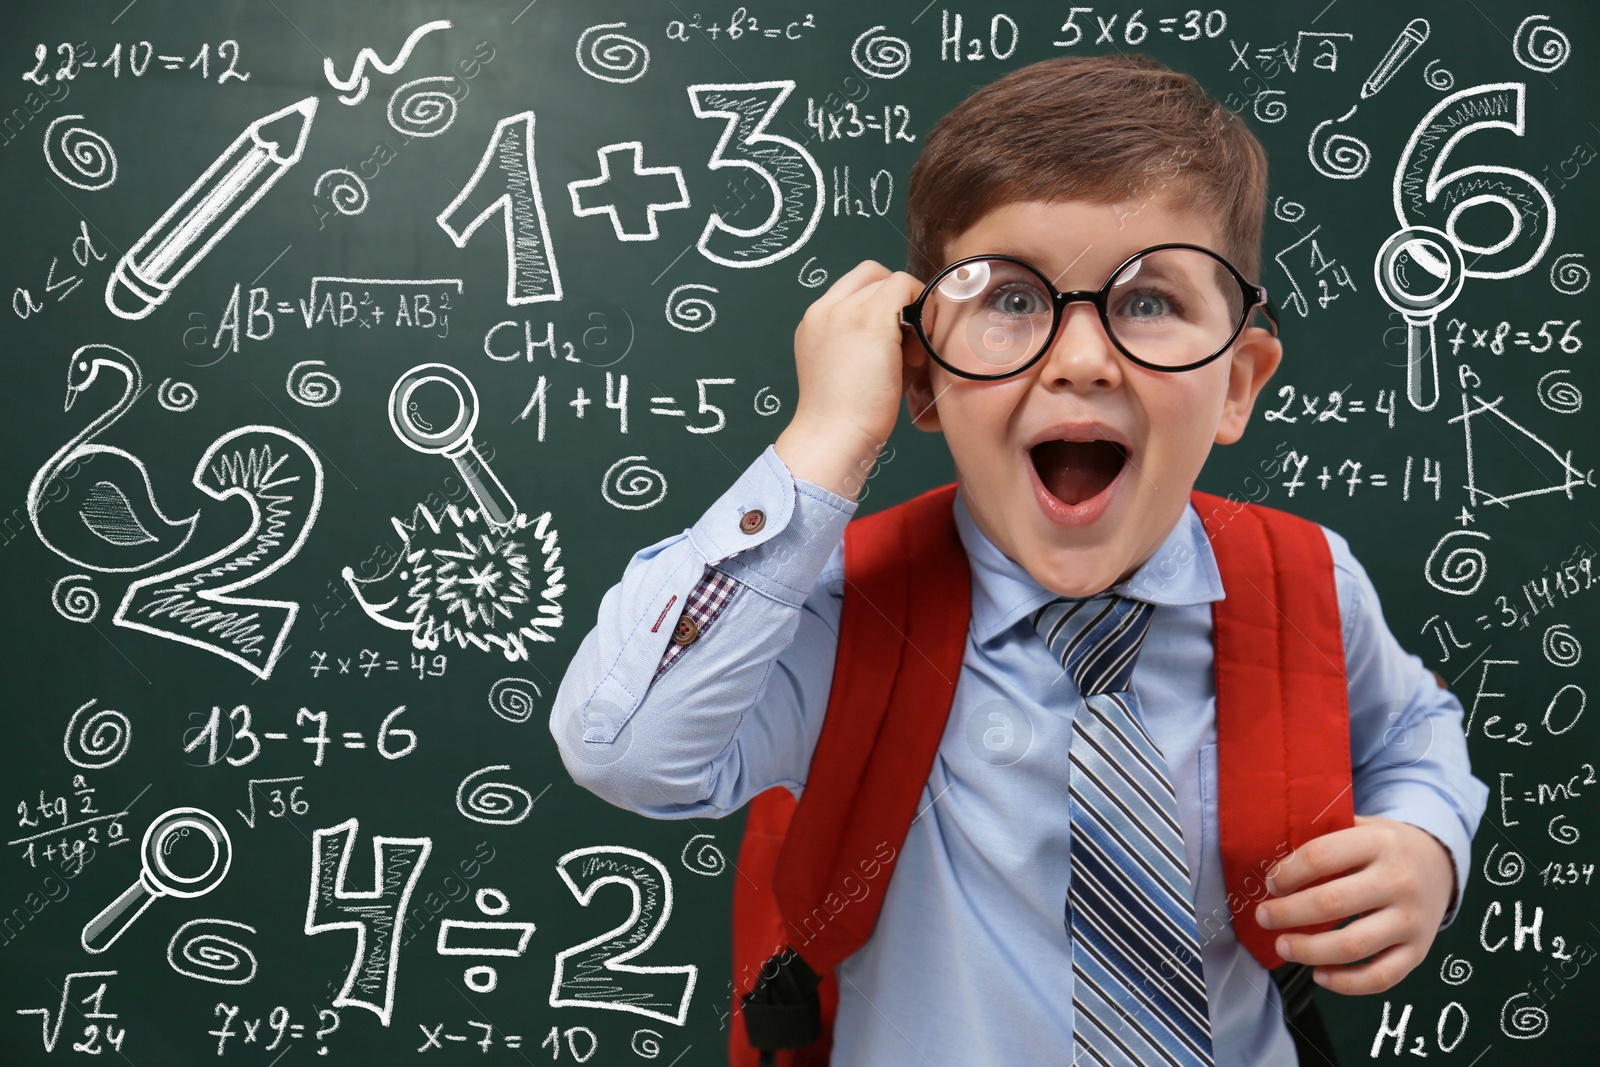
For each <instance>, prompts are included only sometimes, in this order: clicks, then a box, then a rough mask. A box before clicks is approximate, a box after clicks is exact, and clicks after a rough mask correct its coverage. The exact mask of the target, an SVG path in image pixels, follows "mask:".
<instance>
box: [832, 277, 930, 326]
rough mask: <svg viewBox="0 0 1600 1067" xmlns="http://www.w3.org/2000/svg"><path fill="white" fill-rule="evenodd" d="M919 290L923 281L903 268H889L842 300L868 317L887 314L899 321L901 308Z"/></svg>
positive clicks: (873, 317)
mask: <svg viewBox="0 0 1600 1067" xmlns="http://www.w3.org/2000/svg"><path fill="white" fill-rule="evenodd" d="M921 292H922V283H921V282H919V281H917V279H915V278H913V277H912V276H911V275H909V274H907V273H906V272H905V271H903V270H897V271H893V272H889V271H888V270H887V268H885V273H884V274H883V275H882V277H879V278H876V279H874V280H873V281H871V282H869V283H867V284H865V285H863V286H862V287H861V288H860V289H859V290H857V291H856V292H854V293H851V294H849V295H848V296H846V297H845V298H844V300H843V301H842V304H843V305H844V306H846V307H850V308H852V309H854V310H857V311H859V312H860V313H861V314H862V315H863V316H864V317H865V318H866V319H867V320H868V321H873V322H876V321H878V320H879V319H881V318H885V317H887V318H888V319H889V321H891V322H899V321H900V312H901V310H902V309H903V308H904V307H905V306H906V305H907V304H909V303H911V302H912V301H913V300H915V299H916V298H917V295H918V294H919V293H921Z"/></svg>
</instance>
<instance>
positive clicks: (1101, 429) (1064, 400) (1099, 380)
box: [906, 194, 1282, 596]
mask: <svg viewBox="0 0 1600 1067" xmlns="http://www.w3.org/2000/svg"><path fill="white" fill-rule="evenodd" d="M1180 196H1181V194H1180ZM1130 208H1131V209H1134V210H1132V211H1129V209H1130ZM1125 212H1128V213H1127V214H1126V215H1125V214H1124V213H1125ZM1176 241H1183V242H1190V243H1193V244H1198V245H1202V246H1204V247H1206V248H1211V249H1216V250H1218V251H1220V250H1221V248H1222V242H1221V236H1220V234H1219V233H1218V232H1217V227H1216V225H1215V223H1214V222H1212V221H1211V220H1210V219H1208V218H1205V217H1202V216H1199V215H1195V214H1190V213H1188V212H1185V211H1183V210H1181V208H1180V206H1179V199H1178V197H1169V196H1163V197H1162V198H1159V199H1157V200H1154V201H1151V202H1147V203H1144V204H1142V205H1134V204H1095V203H1088V202H1085V201H1077V200H1069V201H1053V202H1049V203H1045V202H1038V201H1028V202H1023V203H1014V204H1008V205H1006V206H1004V207H1000V208H997V209H995V210H994V211H991V212H989V213H988V214H987V215H985V216H983V217H982V218H981V219H979V220H978V221H977V222H976V223H974V224H973V226H972V227H971V228H970V229H968V230H967V231H966V232H965V233H962V234H961V235H960V236H958V237H956V238H955V239H954V240H953V241H951V242H950V243H949V245H948V246H947V247H946V248H945V262H946V263H950V262H954V261H955V260H957V259H960V258H962V257H964V256H971V255H979V254H984V253H1004V254H1009V255H1013V256H1018V257H1020V258H1022V259H1025V260H1027V261H1028V262H1030V263H1032V264H1034V265H1035V266H1037V267H1038V268H1039V269H1040V270H1041V271H1043V273H1044V274H1045V276H1046V277H1047V278H1050V279H1051V281H1052V282H1053V283H1054V285H1055V287H1056V288H1057V289H1059V290H1062V291H1067V290H1073V289H1097V288H1099V287H1100V286H1101V285H1102V284H1103V283H1104V282H1105V280H1106V278H1107V277H1108V276H1109V275H1110V273H1111V271H1112V270H1114V269H1115V268H1116V267H1117V266H1118V265H1119V264H1120V263H1121V262H1122V261H1123V260H1124V259H1126V258H1127V257H1128V256H1130V255H1132V254H1133V253H1135V252H1138V251H1140V250H1141V249H1144V248H1148V247H1150V246H1151V245H1156V244H1164V243H1167V242H1176ZM924 280H926V279H924ZM906 353H907V359H908V362H909V363H910V364H911V367H910V370H909V372H908V378H909V385H908V400H909V404H910V407H911V411H912V413H913V414H914V415H915V414H917V413H919V412H924V411H926V413H925V414H923V415H921V417H919V418H917V420H916V422H917V425H918V426H919V427H921V428H922V429H925V430H941V431H942V432H943V433H944V435H945V439H946V440H947V441H948V443H949V446H950V453H951V455H952V456H953V457H954V459H955V464H956V471H957V478H958V481H959V483H960V486H961V492H962V495H963V497H964V499H965V500H966V503H967V507H968V509H969V510H970V511H971V513H972V516H973V518H974V519H975V520H976V521H977V523H978V526H979V528H980V529H982V530H983V532H984V534H985V535H986V536H988V538H989V539H990V540H991V541H993V542H994V543H995V545H997V546H998V547H999V548H1000V550H1001V551H1003V552H1004V553H1005V554H1006V555H1007V556H1008V557H1010V558H1011V559H1012V560H1013V561H1015V562H1016V563H1018V564H1020V565H1021V566H1022V567H1023V568H1024V569H1026V570H1027V571H1028V573H1029V574H1030V575H1032V576H1033V578H1034V579H1035V580H1036V581H1037V582H1039V584H1041V585H1043V586H1045V587H1046V588H1048V589H1050V590H1052V591H1054V592H1056V593H1058V594H1061V595H1063V596H1087V595H1091V594H1094V593H1098V592H1101V591H1102V590H1104V589H1107V588H1109V587H1110V586H1112V585H1115V584H1116V583H1118V582H1120V581H1122V580H1124V579H1126V578H1127V577H1129V576H1130V575H1131V574H1132V573H1133V572H1134V571H1135V570H1137V569H1138V567H1139V566H1140V565H1141V564H1142V563H1143V562H1144V561H1145V560H1147V559H1149V558H1150V556H1151V554H1152V553H1154V551H1155V550H1156V548H1157V547H1158V546H1159V545H1160V544H1161V542H1162V541H1163V540H1165V538H1166V537H1167V535H1168V534H1169V533H1171V531H1172V529H1173V528H1174V527H1175V526H1176V525H1177V522H1178V519H1179V517H1180V516H1181V515H1182V513H1183V509H1184V507H1185V506H1187V504H1188V499H1189V492H1190V490H1191V489H1193V487H1194V483H1195V478H1196V477H1197V476H1198V475H1199V473H1200V468H1201V467H1202V466H1203V465H1204V464H1205V460H1206V456H1207V455H1208V454H1209V453H1210V451H1211V444H1212V442H1214V441H1215V442H1220V443H1222V444H1231V443H1232V442H1234V441H1236V440H1238V439H1239V436H1240V434H1242V433H1243V432H1244V426H1245V422H1246V420H1247V419H1248V418H1249V415H1250V408H1251V405H1252V404H1253V403H1254V402H1255V398H1256V394H1257V393H1259V392H1260V390H1261V387H1262V386H1263V385H1265V384H1266V381H1267V379H1268V378H1269V377H1270V376H1271V375H1272V372H1273V370H1275V369H1276V368H1277V365H1278V361H1279V359H1280V357H1281V355H1282V348H1281V346H1280V345H1279V344H1278V341H1277V340H1276V339H1275V338H1273V337H1272V336H1271V335H1270V334H1269V333H1268V332H1267V331H1266V330H1264V329H1261V328H1259V327H1249V328H1247V329H1246V330H1245V331H1244V333H1242V334H1241V335H1240V337H1239V339H1238V340H1236V341H1235V342H1234V344H1233V346H1232V348H1230V349H1229V351H1228V352H1226V353H1224V354H1223V355H1221V356H1219V357H1217V358H1216V359H1215V360H1213V361H1212V362H1210V363H1208V364H1206V365H1205V366H1203V367H1199V368H1197V369H1195V370H1190V371H1183V372H1180V373H1175V374H1174V373H1167V372H1162V371H1155V370H1149V369H1147V368H1144V367H1141V366H1139V365H1138V364H1136V363H1134V362H1132V361H1131V360H1129V359H1127V358H1126V357H1124V356H1123V355H1122V354H1121V353H1120V352H1119V351H1117V349H1116V347H1115V346H1114V345H1113V344H1112V343H1111V340H1110V338H1108V337H1107V336H1106V333H1105V329H1104V327H1103V326H1102V325H1101V323H1100V318H1099V316H1098V314H1097V313H1096V312H1095V309H1094V307H1093V306H1092V305H1090V304H1087V303H1077V304H1071V305H1069V306H1068V307H1067V309H1066V310H1065V312H1064V313H1063V316H1062V321H1061V328H1060V331H1059V332H1058V333H1057V335H1056V337H1055V339H1054V341H1053V342H1052V343H1051V347H1050V349H1049V351H1047V352H1046V353H1045V354H1044V356H1043V357H1041V358H1040V360H1039V362H1038V363H1036V364H1034V365H1033V366H1032V367H1030V368H1028V370H1026V371H1024V372H1023V373H1021V374H1019V375H1016V376H1015V377H1012V378H1006V379H1002V380H999V381H970V380H968V379H965V378H960V377H957V376H956V375H953V374H950V373H949V372H947V371H946V370H945V369H944V368H943V367H940V366H939V365H938V364H936V363H934V362H933V361H932V360H931V359H929V358H928V357H927V355H926V354H925V352H924V351H923V349H922V347H921V345H920V343H919V342H918V341H917V340H916V339H915V337H914V336H911V338H910V340H909V341H908V343H907V345H906ZM1200 355H1204V353H1200ZM1197 358H1198V357H1197ZM930 405H931V407H930ZM1046 440H1056V441H1075V442H1091V441H1095V440H1099V441H1102V442H1107V441H1110V442H1117V443H1118V444H1120V445H1121V446H1123V447H1122V448H1121V449H1119V448H1116V447H1115V446H1113V445H1110V444H1104V443H1102V444H1091V443H1082V444H1059V443H1058V444H1054V445H1044V446H1043V447H1036V446H1039V445H1040V442H1042V441H1046ZM1047 487H1048V488H1047Z"/></svg>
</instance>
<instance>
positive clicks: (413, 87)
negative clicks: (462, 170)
mask: <svg viewBox="0 0 1600 1067" xmlns="http://www.w3.org/2000/svg"><path fill="white" fill-rule="evenodd" d="M455 84H456V79H455V76H454V75H450V74H445V75H440V76H439V77H436V78H418V79H416V80H415V81H409V82H406V83H405V84H404V85H402V86H400V88H398V89H396V90H395V91H394V93H393V94H392V95H391V96H390V97H389V125H391V126H393V127H394V128H395V131H396V132H398V133H403V134H406V135H407V136H410V137H437V136H439V135H440V134H441V133H443V132H444V131H446V130H448V129H449V128H450V127H451V126H452V125H454V124H455V121H456V111H457V105H456V98H455V96H454V94H452V93H451V92H450V91H449V89H448V88H446V87H447V86H454V85H455Z"/></svg>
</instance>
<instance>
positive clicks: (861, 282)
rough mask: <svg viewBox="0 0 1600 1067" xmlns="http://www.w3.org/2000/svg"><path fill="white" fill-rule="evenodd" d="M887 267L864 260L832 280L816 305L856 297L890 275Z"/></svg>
mask: <svg viewBox="0 0 1600 1067" xmlns="http://www.w3.org/2000/svg"><path fill="white" fill-rule="evenodd" d="M890 273H891V272H890V270H889V268H888V267H885V266H884V265H883V264H882V263H879V262H878V261H877V260H873V259H864V260H862V261H861V262H860V263H857V264H856V265H855V266H853V267H851V268H850V269H849V270H847V271H845V272H844V273H843V274H841V275H839V277H837V278H835V279H834V282H833V284H832V285H830V286H828V288H827V290H826V291H825V292H824V293H823V294H822V296H821V297H819V298H818V299H817V303H818V304H823V305H827V304H837V303H841V302H843V301H845V300H848V299H850V298H851V297H853V296H858V295H859V294H860V293H861V291H862V290H863V289H867V288H870V287H872V286H873V285H874V284H876V283H877V282H879V281H882V280H883V279H884V278H887V277H888V276H889V274H890Z"/></svg>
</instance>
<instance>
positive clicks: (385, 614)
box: [342, 504, 567, 660]
mask: <svg viewBox="0 0 1600 1067" xmlns="http://www.w3.org/2000/svg"><path fill="white" fill-rule="evenodd" d="M390 521H391V522H393V523H394V528H395V532H396V533H398V534H399V535H400V539H401V541H402V542H404V548H403V549H402V551H401V552H400V554H399V555H398V556H397V557H396V558H395V561H394V564H393V565H392V566H391V567H390V568H389V569H388V571H386V572H385V573H383V574H380V575H377V576H376V577H373V578H358V577H356V575H355V572H354V571H353V570H352V569H351V568H349V567H346V568H344V571H343V572H342V573H343V574H344V580H345V581H346V582H347V583H348V584H349V586H350V588H351V590H352V591H353V592H354V593H355V595H356V601H357V602H358V603H359V604H360V605H361V609H362V610H363V611H365V612H366V613H367V615H368V616H370V617H371V618H372V619H373V620H374V621H376V622H379V623H382V624H383V625H384V626H387V627H389V628H390V629H391V630H409V631H410V632H411V644H412V646H413V647H415V648H421V649H430V650H432V649H437V648H438V647H439V645H440V642H442V641H448V642H454V643H455V644H457V645H458V646H460V647H461V648H466V647H467V646H469V645H471V646H472V647H474V648H478V649H481V650H483V651H485V652H487V651H490V650H491V649H499V650H500V651H501V652H502V653H504V654H505V657H506V659H508V660H523V659H527V658H528V648H527V642H529V641H554V640H555V638H554V637H552V636H550V634H548V633H546V632H545V631H546V630H547V629H550V628H553V627H556V626H560V625H561V603H560V598H561V595H562V594H563V593H564V592H566V588H567V587H566V585H565V584H564V579H565V576H566V568H564V567H561V566H560V565H559V561H560V558H561V549H560V548H558V547H556V531H555V529H554V528H553V526H552V525H551V521H550V513H549V512H548V511H547V512H545V513H544V514H542V515H540V516H539V517H538V518H536V519H533V520H531V521H530V520H529V518H528V516H527V515H525V514H523V513H522V512H520V511H519V512H518V513H517V514H516V516H515V518H513V519H512V521H511V524H510V525H509V526H493V525H490V524H489V523H486V522H485V521H484V520H483V518H482V515H481V514H480V512H479V511H478V510H477V509H475V508H468V509H466V510H464V511H463V510H462V509H460V508H457V507H456V506H455V505H454V504H450V505H447V506H446V507H445V508H444V510H443V511H442V512H440V513H439V515H438V516H437V517H435V516H434V513H433V512H431V511H430V510H429V509H428V507H427V505H426V504H418V505H417V507H416V510H415V511H413V512H412V514H411V518H410V519H409V520H402V519H398V518H395V519H391V520H390ZM533 548H537V550H538V553H539V556H540V562H541V567H540V571H541V573H542V574H543V580H544V588H543V589H542V590H541V591H540V592H539V593H538V594H537V602H535V599H536V598H535V594H534V575H533V569H532V566H531V559H530V550H532V549H533Z"/></svg>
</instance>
